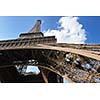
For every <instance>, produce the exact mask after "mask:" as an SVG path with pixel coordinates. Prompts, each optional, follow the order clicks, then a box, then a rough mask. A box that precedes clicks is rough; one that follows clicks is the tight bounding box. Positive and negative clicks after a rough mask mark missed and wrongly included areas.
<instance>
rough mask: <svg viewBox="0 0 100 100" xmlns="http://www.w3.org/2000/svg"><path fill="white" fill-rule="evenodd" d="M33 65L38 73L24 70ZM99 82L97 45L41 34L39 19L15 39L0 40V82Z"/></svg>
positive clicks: (99, 61) (99, 50) (99, 59)
mask: <svg viewBox="0 0 100 100" xmlns="http://www.w3.org/2000/svg"><path fill="white" fill-rule="evenodd" d="M29 66H33V67H35V66H37V68H38V69H39V71H40V72H39V73H38V74H37V73H33V72H32V71H31V72H27V69H28V67H29ZM64 79H65V80H68V82H76V83H83V82H85V83H91V82H97V83H98V82H100V45H99V44H68V43H57V39H56V38H55V36H44V34H43V33H42V32H41V20H37V21H36V24H35V25H34V27H32V28H31V29H30V30H29V32H27V33H21V34H20V35H19V37H18V38H17V39H12V40H2V41H0V82H4V83H63V80H64Z"/></svg>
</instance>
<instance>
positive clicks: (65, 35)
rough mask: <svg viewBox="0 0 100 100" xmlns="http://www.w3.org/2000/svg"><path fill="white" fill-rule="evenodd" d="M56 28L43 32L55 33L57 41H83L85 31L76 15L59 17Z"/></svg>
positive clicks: (47, 34) (46, 34)
mask: <svg viewBox="0 0 100 100" xmlns="http://www.w3.org/2000/svg"><path fill="white" fill-rule="evenodd" d="M58 24H59V26H57V27H58V29H57V30H48V31H45V32H44V35H45V36H52V35H55V36H56V38H57V42H58V43H85V40H86V39H87V38H86V31H85V29H83V25H82V24H80V23H79V18H78V17H61V18H60V19H59V22H58Z"/></svg>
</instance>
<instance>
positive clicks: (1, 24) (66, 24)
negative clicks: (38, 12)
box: [0, 16, 100, 43]
mask: <svg viewBox="0 0 100 100" xmlns="http://www.w3.org/2000/svg"><path fill="white" fill-rule="evenodd" d="M37 19H41V20H42V29H41V31H42V32H43V33H44V35H45V36H52V35H55V36H56V38H57V42H58V43H100V39H99V37H100V17H96V16H75V17H72V16H14V17H13V16H8V17H7V16H6V17H4V16H0V40H2V39H12V38H17V37H18V35H19V34H20V33H23V32H28V31H29V30H30V28H31V27H32V26H33V25H34V23H35V22H36V20H37Z"/></svg>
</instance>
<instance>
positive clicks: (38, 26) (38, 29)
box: [28, 20, 41, 33]
mask: <svg viewBox="0 0 100 100" xmlns="http://www.w3.org/2000/svg"><path fill="white" fill-rule="evenodd" d="M37 32H41V20H37V21H36V24H35V25H34V26H33V27H32V28H31V30H30V31H29V32H28V33H37Z"/></svg>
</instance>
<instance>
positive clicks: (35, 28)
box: [19, 20, 43, 38]
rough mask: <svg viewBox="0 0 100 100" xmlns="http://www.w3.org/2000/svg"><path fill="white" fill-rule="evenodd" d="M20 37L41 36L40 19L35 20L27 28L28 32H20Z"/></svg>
mask: <svg viewBox="0 0 100 100" xmlns="http://www.w3.org/2000/svg"><path fill="white" fill-rule="evenodd" d="M19 37H20V38H36V37H43V33H42V32H41V20H37V21H36V24H35V25H34V26H33V27H32V28H31V29H30V30H29V32H28V33H22V34H20V36H19Z"/></svg>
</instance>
